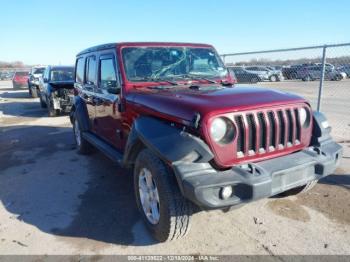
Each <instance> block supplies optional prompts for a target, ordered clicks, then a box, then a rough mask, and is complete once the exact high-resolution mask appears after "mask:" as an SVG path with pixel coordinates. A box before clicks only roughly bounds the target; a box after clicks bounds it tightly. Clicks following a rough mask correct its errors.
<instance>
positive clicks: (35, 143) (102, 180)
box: [0, 126, 155, 246]
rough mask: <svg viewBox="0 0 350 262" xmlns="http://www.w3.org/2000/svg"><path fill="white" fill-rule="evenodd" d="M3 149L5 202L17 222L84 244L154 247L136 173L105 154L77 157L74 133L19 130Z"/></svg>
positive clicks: (0, 175) (0, 141) (0, 184)
mask: <svg viewBox="0 0 350 262" xmlns="http://www.w3.org/2000/svg"><path fill="white" fill-rule="evenodd" d="M5 128H6V127H5ZM0 131H1V130H0ZM33 134H35V135H33ZM0 148H1V149H2V150H1V152H0V159H2V161H0V162H1V164H0V170H1V172H0V188H1V190H0V201H1V202H2V203H3V205H4V207H5V208H6V210H7V211H8V212H10V213H12V214H13V217H14V219H17V220H20V221H22V222H24V223H28V224H30V225H33V226H35V227H36V228H38V229H40V230H41V231H43V232H46V233H50V234H53V235H56V236H61V237H63V238H62V240H63V241H71V240H69V239H70V238H74V239H75V240H74V242H76V241H82V242H81V244H82V245H88V242H89V241H90V240H94V241H99V242H100V243H102V244H118V245H128V246H130V245H134V246H146V245H153V244H155V242H154V241H153V240H152V238H151V237H150V236H149V234H148V232H147V231H146V230H145V228H144V226H143V224H142V223H139V222H140V216H139V214H138V210H137V207H136V204H135V199H134V193H133V181H132V180H133V179H132V174H131V172H130V171H129V170H125V169H122V168H120V167H117V166H116V165H115V164H113V162H111V161H110V160H109V159H107V158H106V157H105V156H103V155H102V154H101V153H98V152H96V153H94V154H93V155H91V156H82V155H79V154H77V153H76V150H75V146H74V140H73V135H72V131H71V128H62V127H59V128H58V127H48V126H17V127H16V129H14V130H11V131H5V132H2V136H0ZM140 225H141V226H140ZM66 239H67V240H66ZM70 244H71V243H70Z"/></svg>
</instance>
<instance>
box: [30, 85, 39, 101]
mask: <svg viewBox="0 0 350 262" xmlns="http://www.w3.org/2000/svg"><path fill="white" fill-rule="evenodd" d="M29 94H30V95H31V97H32V98H37V97H38V90H37V88H36V86H31V87H29Z"/></svg>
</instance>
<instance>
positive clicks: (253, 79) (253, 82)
mask: <svg viewBox="0 0 350 262" xmlns="http://www.w3.org/2000/svg"><path fill="white" fill-rule="evenodd" d="M257 82H259V79H258V78H257V77H252V78H251V79H250V83H252V84H256V83H257Z"/></svg>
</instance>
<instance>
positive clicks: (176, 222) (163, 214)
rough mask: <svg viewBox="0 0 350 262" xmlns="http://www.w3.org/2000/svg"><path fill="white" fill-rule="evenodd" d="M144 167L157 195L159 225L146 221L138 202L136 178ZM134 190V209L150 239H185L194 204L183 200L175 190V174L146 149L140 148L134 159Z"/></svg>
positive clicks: (137, 178) (177, 190) (176, 187)
mask: <svg viewBox="0 0 350 262" xmlns="http://www.w3.org/2000/svg"><path fill="white" fill-rule="evenodd" d="M143 168H147V169H148V170H150V172H151V173H152V177H153V179H154V182H155V184H156V186H157V189H158V194H159V213H160V217H159V222H158V223H157V224H155V225H154V224H152V223H150V222H149V220H148V219H147V217H146V215H145V213H144V211H143V208H142V204H141V200H140V193H139V188H138V187H139V184H138V181H139V175H140V170H141V169H143ZM134 189H135V196H136V203H137V207H138V209H139V211H140V213H141V216H142V218H143V220H144V222H145V224H146V226H147V228H148V229H149V231H150V233H151V234H152V236H153V237H154V238H155V239H156V240H158V241H160V242H166V241H171V240H175V239H179V238H182V237H184V236H186V234H187V233H188V232H189V229H190V218H191V215H192V214H193V211H194V208H193V204H192V203H191V202H189V201H188V200H187V199H185V198H184V197H183V196H182V195H181V192H180V190H179V188H178V185H177V181H176V178H175V175H174V174H173V172H172V171H171V170H170V168H169V167H168V166H166V165H165V163H164V162H163V161H162V160H161V159H159V158H158V157H157V156H156V155H155V154H153V152H152V151H151V150H149V149H143V150H142V151H141V152H140V153H139V154H138V156H137V158H136V162H135V166H134Z"/></svg>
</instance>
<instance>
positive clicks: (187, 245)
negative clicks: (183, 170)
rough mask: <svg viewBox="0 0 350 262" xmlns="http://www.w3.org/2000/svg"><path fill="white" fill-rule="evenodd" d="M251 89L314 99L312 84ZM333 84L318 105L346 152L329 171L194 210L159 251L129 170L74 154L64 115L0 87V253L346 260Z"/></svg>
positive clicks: (342, 110)
mask: <svg viewBox="0 0 350 262" xmlns="http://www.w3.org/2000/svg"><path fill="white" fill-rule="evenodd" d="M332 84H333V83H330V82H329V83H327V85H332ZM260 85H264V86H271V87H278V86H280V87H281V89H285V90H290V89H293V91H299V92H300V93H306V96H307V98H308V99H310V100H313V99H314V97H315V96H313V94H312V93H310V94H309V95H308V93H309V92H310V90H312V88H315V87H314V85H315V83H301V82H298V83H297V82H293V83H291V82H285V83H273V84H270V83H263V84H260ZM305 85H309V86H310V89H308V90H307V91H305V89H304V86H305ZM336 85H337V86H336V88H337V92H336V94H338V95H336V96H333V97H332V99H331V100H329V102H330V103H327V105H325V106H324V109H325V111H326V112H327V115H329V116H331V119H330V122H331V123H335V124H336V126H338V125H339V126H340V127H341V128H340V129H341V130H339V129H337V128H334V129H333V132H334V133H335V134H337V136H336V138H337V140H338V141H339V142H342V144H343V146H344V150H345V154H344V158H343V159H342V163H341V166H340V167H339V168H338V169H337V171H336V173H335V174H333V175H330V176H329V177H328V178H326V179H324V180H322V181H320V182H319V183H318V184H317V185H316V187H315V188H314V189H313V190H311V191H310V192H309V193H307V194H305V195H302V196H294V197H289V198H285V199H263V200H260V201H257V202H254V203H251V204H248V205H245V206H243V207H241V208H239V209H235V210H233V211H230V212H228V213H223V212H221V211H214V212H201V213H198V214H196V215H195V216H194V217H193V223H192V230H191V232H190V234H189V236H188V237H187V238H185V239H183V240H181V241H175V242H171V243H165V244H158V243H155V242H154V241H153V240H152V239H151V238H150V236H149V235H148V233H147V231H146V229H145V227H144V225H143V223H142V221H141V220H140V217H139V215H138V213H137V210H136V206H135V201H134V196H133V191H132V183H131V181H132V180H131V173H130V171H128V170H124V169H121V168H119V167H118V166H115V165H114V164H113V163H112V162H111V161H109V160H108V159H107V158H106V157H104V156H103V155H102V154H101V153H95V154H93V155H91V156H81V155H78V154H77V153H76V151H75V149H74V141H73V135H72V128H71V125H70V123H69V119H68V117H67V116H61V117H56V118H48V117H47V113H46V111H45V110H43V109H41V108H40V106H39V100H38V99H32V98H29V97H28V92H27V90H24V89H23V90H16V91H14V90H13V89H12V87H11V83H10V82H5V81H2V82H0V149H1V150H0V254H35V255H47V254H66V255H67V254H69V255H76V254H84V255H85V254H90V255H104V254H191V255H198V254H216V255H219V254H221V255H223V254H226V255H228V254H273V255H276V256H280V255H286V254H305V255H309V254H318V255H319V254H320V255H322V254H348V255H350V141H349V140H350V136H348V133H347V132H348V129H349V128H344V129H343V127H344V126H347V125H349V124H350V121H349V122H346V121H348V120H347V119H348V117H349V112H348V110H349V107H347V106H346V105H347V104H346V103H349V101H350V94H349V89H348V88H349V81H342V82H341V83H340V82H339V83H338V82H337V83H336ZM329 88H333V87H332V86H331V87H329ZM332 90H333V89H332ZM329 93H332V92H330V91H329V90H328V91H327V90H325V94H327V95H328V96H330V95H329ZM340 94H341V95H340ZM346 95H347V97H346ZM312 103H314V101H313V102H312ZM344 119H345V120H344Z"/></svg>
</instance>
